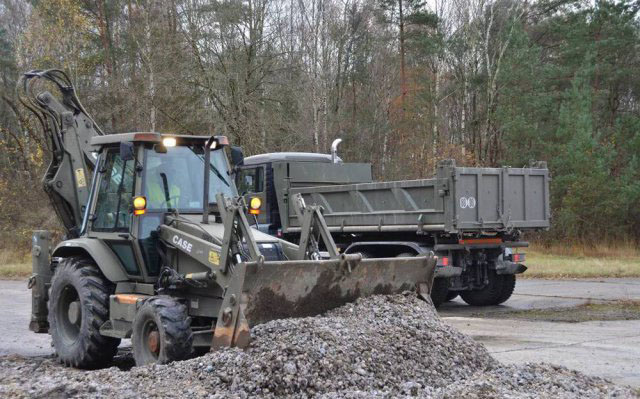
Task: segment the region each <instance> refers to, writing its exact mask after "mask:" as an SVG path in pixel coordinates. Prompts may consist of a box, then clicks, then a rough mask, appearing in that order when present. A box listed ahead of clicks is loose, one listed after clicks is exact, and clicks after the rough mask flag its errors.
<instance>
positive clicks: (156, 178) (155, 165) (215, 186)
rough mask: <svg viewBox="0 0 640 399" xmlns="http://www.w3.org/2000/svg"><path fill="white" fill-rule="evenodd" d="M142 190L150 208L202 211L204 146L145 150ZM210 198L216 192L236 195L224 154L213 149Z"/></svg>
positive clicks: (212, 200)
mask: <svg viewBox="0 0 640 399" xmlns="http://www.w3.org/2000/svg"><path fill="white" fill-rule="evenodd" d="M144 162H145V167H144V176H143V178H142V184H143V188H142V192H143V195H144V196H146V197H147V209H148V210H167V209H169V208H172V209H177V210H178V211H179V212H192V211H193V212H202V208H203V207H202V193H203V188H204V175H203V173H204V170H203V169H204V167H203V166H204V150H203V148H202V147H184V146H180V147H169V148H167V152H166V153H165V154H162V153H157V152H155V151H154V150H153V149H146V150H145V157H144ZM210 171H211V175H210V180H209V201H210V202H215V201H216V194H218V193H222V194H224V195H225V196H227V197H232V196H236V195H237V194H236V189H235V187H234V186H233V183H232V181H231V178H230V176H229V173H228V168H227V162H226V159H225V157H224V153H223V152H222V151H220V150H218V151H211V169H210Z"/></svg>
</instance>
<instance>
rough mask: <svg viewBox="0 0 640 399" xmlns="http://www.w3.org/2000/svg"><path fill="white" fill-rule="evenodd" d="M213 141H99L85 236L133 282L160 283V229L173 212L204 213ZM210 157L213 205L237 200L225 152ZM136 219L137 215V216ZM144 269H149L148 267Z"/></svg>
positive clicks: (139, 137)
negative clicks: (220, 197) (105, 249)
mask: <svg viewBox="0 0 640 399" xmlns="http://www.w3.org/2000/svg"><path fill="white" fill-rule="evenodd" d="M207 140H209V137H207V136H180V135H163V134H158V133H124V134H111V135H104V136H96V137H94V138H92V141H91V144H92V145H93V146H96V147H98V151H99V155H98V161H97V162H98V167H97V168H96V172H95V176H94V179H93V183H92V184H93V185H94V187H92V190H91V198H90V200H89V207H88V209H86V211H85V212H86V214H85V218H84V220H85V222H84V224H83V229H82V230H83V232H87V235H88V236H89V237H95V238H101V239H103V240H104V241H105V242H106V243H107V245H108V246H109V247H110V248H111V249H112V250H113V251H114V253H115V254H116V255H117V256H118V258H119V260H120V262H121V263H122V265H123V266H124V268H125V270H126V272H127V274H128V275H129V276H130V278H131V279H134V280H140V281H154V280H155V279H157V276H158V273H159V272H160V265H161V259H160V258H159V254H158V251H157V248H156V247H157V245H158V238H157V235H156V233H155V232H156V230H157V228H158V226H159V225H160V224H162V223H163V222H164V220H165V215H166V214H167V213H169V212H171V213H175V212H177V213H178V214H181V215H190V214H192V215H193V214H202V213H203V198H204V195H203V194H204V193H203V191H204V185H203V181H204V162H205V146H206V144H207ZM227 143H228V142H227V139H226V137H223V136H218V137H216V138H215V140H214V141H213V144H212V146H211V147H212V151H211V153H210V166H211V167H210V176H209V196H208V198H209V203H210V204H211V203H215V198H216V194H218V193H222V194H224V195H225V196H227V197H233V196H236V195H237V190H236V188H235V184H234V182H233V180H232V179H231V177H230V174H229V169H230V168H229V164H228V161H227V158H226V157H225V154H224V152H223V151H220V149H222V148H223V147H224V146H225V145H227ZM134 214H135V215H134ZM143 265H144V267H143Z"/></svg>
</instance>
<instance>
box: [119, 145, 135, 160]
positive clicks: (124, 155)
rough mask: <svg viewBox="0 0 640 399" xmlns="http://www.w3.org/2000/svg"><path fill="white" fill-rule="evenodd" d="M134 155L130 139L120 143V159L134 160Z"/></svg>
mask: <svg viewBox="0 0 640 399" xmlns="http://www.w3.org/2000/svg"><path fill="white" fill-rule="evenodd" d="M134 158H135V157H134V155H133V143H131V142H128V141H123V142H121V143H120V159H122V160H123V161H132V160H133V159H134Z"/></svg>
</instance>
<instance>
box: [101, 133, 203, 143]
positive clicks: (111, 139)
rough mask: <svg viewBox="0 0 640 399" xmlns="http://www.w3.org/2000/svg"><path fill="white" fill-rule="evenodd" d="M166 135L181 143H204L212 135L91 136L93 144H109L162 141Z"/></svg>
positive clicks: (145, 134) (137, 134)
mask: <svg viewBox="0 0 640 399" xmlns="http://www.w3.org/2000/svg"><path fill="white" fill-rule="evenodd" d="M165 137H174V138H175V139H176V140H177V141H178V143H179V144H180V145H185V144H202V145H204V143H205V142H206V141H207V140H208V139H209V137H211V136H186V135H181V134H161V133H154V132H132V133H115V134H105V135H103V136H94V137H92V138H91V145H94V146H104V145H109V144H118V143H122V142H145V143H161V142H162V139H163V138H165Z"/></svg>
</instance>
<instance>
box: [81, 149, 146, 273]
mask: <svg viewBox="0 0 640 399" xmlns="http://www.w3.org/2000/svg"><path fill="white" fill-rule="evenodd" d="M135 169H136V167H135V160H133V159H131V160H126V161H125V160H123V159H122V158H121V157H120V153H119V151H118V149H117V148H110V149H107V150H106V154H105V157H104V163H103V164H102V168H101V170H100V179H99V183H98V184H99V186H98V188H97V197H96V201H95V207H94V211H93V216H92V223H91V230H90V232H89V236H90V237H95V238H99V239H102V240H103V241H104V242H105V243H106V244H107V245H108V246H109V248H110V249H111V250H112V251H113V252H114V253H115V254H116V256H117V257H118V259H119V260H120V263H121V264H122V267H123V268H124V270H125V272H126V273H127V274H128V275H129V276H130V277H131V278H132V279H134V280H139V279H143V278H144V275H143V271H142V269H141V267H140V264H139V262H138V260H137V258H136V254H135V252H134V248H133V245H132V236H131V234H130V231H131V227H132V226H131V223H132V212H131V204H132V198H133V194H134V188H135V181H136V171H135Z"/></svg>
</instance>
